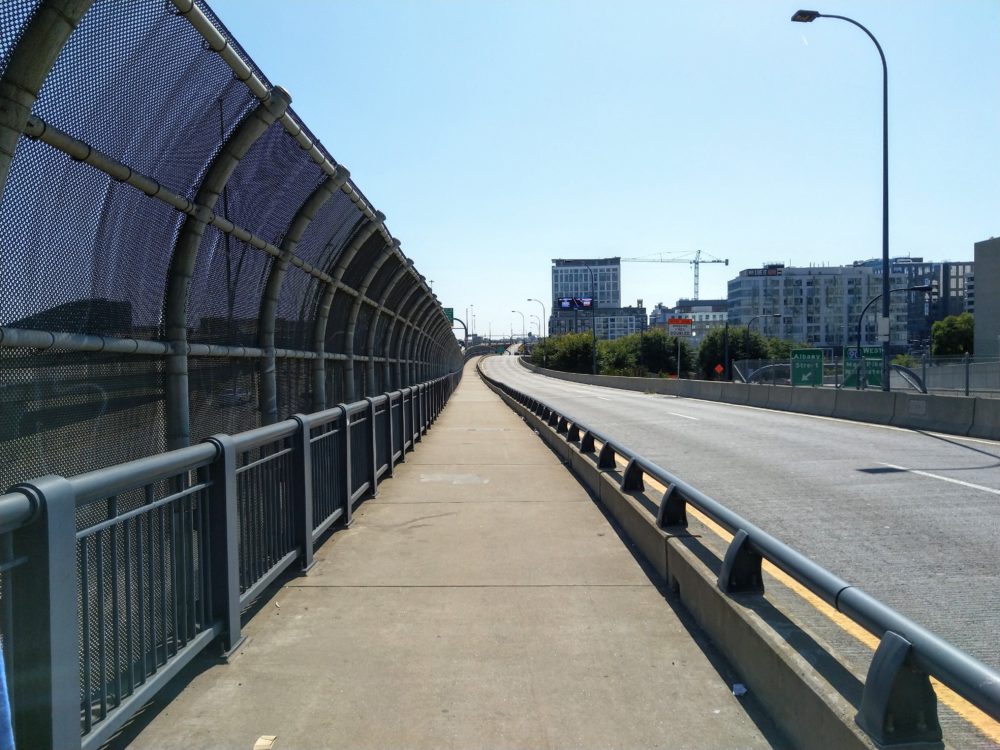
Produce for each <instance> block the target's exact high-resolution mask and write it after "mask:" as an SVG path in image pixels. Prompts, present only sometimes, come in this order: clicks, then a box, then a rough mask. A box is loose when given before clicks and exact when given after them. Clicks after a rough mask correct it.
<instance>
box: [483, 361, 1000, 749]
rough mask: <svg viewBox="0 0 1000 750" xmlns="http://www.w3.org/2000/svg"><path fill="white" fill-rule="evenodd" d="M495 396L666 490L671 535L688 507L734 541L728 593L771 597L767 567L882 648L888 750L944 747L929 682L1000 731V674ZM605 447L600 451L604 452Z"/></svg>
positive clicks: (639, 485) (659, 475)
mask: <svg viewBox="0 0 1000 750" xmlns="http://www.w3.org/2000/svg"><path fill="white" fill-rule="evenodd" d="M479 374H480V376H481V377H482V378H483V379H484V381H486V382H487V383H488V384H490V385H491V386H492V387H493V388H494V389H495V390H498V391H501V392H502V393H504V394H506V395H507V396H509V397H510V398H511V399H513V400H514V401H516V402H517V403H519V404H521V405H522V406H524V407H525V408H527V409H528V410H529V411H530V412H532V413H533V414H535V415H537V416H538V417H540V418H541V419H542V420H543V421H545V422H546V423H547V424H548V425H550V426H552V427H553V428H554V429H555V431H556V432H557V433H558V434H560V435H563V436H565V439H566V441H567V442H569V443H571V444H574V445H575V446H576V447H577V448H578V449H579V451H580V453H582V454H590V455H591V456H592V458H593V460H594V462H595V463H596V465H597V468H598V469H599V470H608V471H610V470H615V469H616V468H618V465H617V462H616V460H615V459H616V456H618V457H621V458H622V459H625V460H627V464H626V467H625V469H624V470H623V471H622V473H621V480H620V483H621V488H622V490H623V491H636V490H643V489H644V483H643V477H644V476H648V477H652V478H653V479H655V480H656V481H657V482H659V483H660V484H662V485H663V486H664V487H666V491H665V492H664V493H663V495H662V497H661V499H660V503H659V507H658V509H657V515H656V524H657V526H658V527H659V528H661V529H670V528H677V527H686V526H687V523H688V522H687V507H688V506H691V507H693V508H696V509H697V510H698V511H699V512H700V513H702V514H704V515H705V516H707V517H708V518H710V519H711V520H712V521H714V522H715V523H717V524H718V525H720V526H722V527H723V528H725V529H726V530H727V531H729V532H730V533H731V534H733V540H732V542H731V543H730V545H729V548H728V549H727V551H726V555H725V558H724V560H723V563H722V567H721V569H720V572H719V578H718V586H719V588H720V589H721V590H722V591H724V592H726V593H746V592H760V593H762V592H763V590H764V583H763V576H762V572H761V563H762V561H763V560H767V561H769V562H771V563H773V564H774V565H775V566H776V567H777V568H778V569H780V570H782V571H784V572H785V573H787V574H788V575H790V576H791V577H792V578H794V579H795V580H796V581H798V582H799V583H801V584H802V585H803V586H805V587H806V588H807V589H809V590H810V591H812V592H813V593H814V594H816V595H817V596H819V597H820V598H822V599H823V600H824V601H825V602H826V603H827V604H829V605H831V606H832V607H834V608H835V609H836V610H838V611H839V612H842V613H843V614H845V615H846V616H848V617H849V618H850V619H851V620H853V621H854V622H856V623H857V624H858V625H860V626H862V627H863V628H864V629H865V630H867V631H868V632H870V633H872V634H873V635H875V636H877V637H878V638H880V639H881V642H880V644H879V647H878V649H877V650H876V652H875V655H874V657H873V658H872V661H871V664H870V666H869V669H868V675H867V679H866V681H865V686H864V693H863V697H862V703H861V707H860V709H859V713H858V717H857V722H858V724H859V725H860V726H861V728H862V729H864V730H865V731H866V732H867V733H868V734H869V735H870V736H872V737H873V738H874V739H875V741H876V742H878V743H879V744H881V745H890V746H891V745H893V744H905V743H906V742H921V741H927V742H934V741H936V740H940V739H941V729H940V725H939V722H938V720H937V707H936V700H935V695H934V691H933V687H932V686H931V684H930V682H929V680H928V675H931V676H933V677H935V678H937V679H938V680H939V681H940V682H941V683H942V684H943V685H945V686H946V687H948V688H949V689H950V690H953V691H954V692H955V693H957V694H958V695H960V696H962V697H963V698H965V699H966V700H967V701H969V702H970V703H972V704H973V705H974V706H976V707H978V708H979V709H980V710H982V711H983V712H985V713H986V714H987V715H989V716H990V717H992V718H993V719H995V720H998V721H1000V673H997V672H996V671H994V670H993V669H991V668H990V667H988V666H986V665H985V664H983V663H981V662H979V661H978V660H976V659H974V658H973V657H971V656H969V655H968V654H966V653H965V652H963V651H961V650H959V649H957V648H955V647H954V646H952V645H951V644H950V643H948V642H947V641H944V640H943V639H941V638H939V637H938V636H936V635H934V634H933V633H931V632H930V631H928V630H926V629H925V628H923V627H921V626H920V625H918V624H917V623H915V622H913V621H912V620H910V619H908V618H906V617H904V616H903V615H901V614H900V613H898V612H896V611H895V610H894V609H892V608H891V607H888V606H887V605H885V604H883V603H882V602H880V601H878V600H877V599H875V598H874V597H872V596H871V595H869V594H867V593H865V592H864V591H863V590H861V589H860V588H858V587H857V586H853V585H851V584H850V583H848V582H847V581H845V580H843V579H842V578H839V577H838V576H836V575H834V574H833V573H831V572H830V571H828V570H826V569H825V568H823V567H822V566H820V565H818V564H816V563H815V562H813V561H812V560H810V559H809V558H808V557H806V556H805V555H803V554H801V553H800V552H797V551H796V550H794V549H792V548H791V547H789V546H788V545H786V544H784V543H783V542H781V541H780V540H778V539H776V538H775V537H773V536H771V535H770V534H768V533H767V532H765V531H763V530H761V529H759V528H758V527H757V526H755V525H754V524H752V523H750V522H749V521H748V520H746V519H745V518H743V517H741V516H740V515H738V514H736V513H734V512H733V511H731V510H730V509H729V508H727V507H726V506H724V505H723V504H722V503H720V502H718V501H717V500H714V499H712V498H710V497H708V496H707V495H705V494H704V493H702V492H700V491H699V490H697V489H696V488H694V487H692V486H691V485H689V484H687V483H686V482H684V481H683V480H681V479H679V478H678V477H676V476H675V475H673V474H671V473H670V472H669V471H667V470H666V469H663V468H662V467H660V466H658V465H656V464H655V463H653V462H652V461H649V460H648V459H646V458H644V457H643V456H641V455H640V454H639V453H637V452H636V451H634V450H632V449H630V448H628V447H627V446H625V445H623V444H622V443H621V442H619V441H618V440H615V439H614V438H612V437H610V436H608V435H606V434H604V433H601V432H600V431H598V430H596V429H594V428H592V427H589V426H587V425H586V424H584V423H583V422H581V421H579V420H577V419H575V418H574V417H572V416H570V415H567V414H565V413H561V412H559V411H558V410H556V409H554V408H553V407H551V406H549V405H548V404H546V403H545V402H543V401H540V400H538V399H536V398H534V397H533V396H530V395H528V394H526V393H523V392H521V391H519V390H517V389H516V388H512V387H511V386H509V385H507V384H506V383H503V382H501V381H498V380H495V379H493V378H490V377H489V376H487V375H486V374H485V373H484V372H482V370H480V372H479ZM598 444H599V445H598Z"/></svg>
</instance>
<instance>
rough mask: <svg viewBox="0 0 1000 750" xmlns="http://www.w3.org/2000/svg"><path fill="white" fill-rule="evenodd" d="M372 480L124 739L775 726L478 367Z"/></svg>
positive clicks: (459, 738)
mask: <svg viewBox="0 0 1000 750" xmlns="http://www.w3.org/2000/svg"><path fill="white" fill-rule="evenodd" d="M379 490H380V493H379V496H378V497H377V498H375V499H372V500H369V501H367V502H365V503H364V504H363V505H362V506H361V507H360V508H359V510H358V512H357V513H356V515H355V517H354V519H355V520H354V524H353V526H352V527H351V528H350V529H348V530H345V531H341V532H338V533H336V534H335V535H334V536H333V537H332V538H331V539H330V540H329V541H327V542H326V544H325V545H324V546H323V547H321V548H320V549H319V550H318V551H317V553H316V561H317V564H316V566H315V567H314V568H313V569H312V570H311V571H310V573H309V574H308V575H307V576H304V577H299V578H294V579H291V580H290V581H289V582H287V583H286V584H285V585H284V586H283V587H282V588H281V589H280V590H279V591H278V592H277V593H275V594H274V596H273V598H272V599H271V600H270V601H268V602H267V603H266V604H264V605H263V607H262V608H261V611H260V612H258V613H257V615H256V616H255V617H254V618H253V619H252V620H250V622H249V623H248V624H247V626H246V628H245V631H244V632H245V633H246V634H247V635H249V636H250V640H249V642H248V643H247V645H246V646H245V647H244V648H243V649H242V651H241V654H240V655H239V656H238V657H237V658H236V659H235V660H234V661H233V662H231V663H230V664H225V665H216V666H212V667H210V668H207V669H204V670H202V671H201V672H199V673H197V674H195V675H193V676H192V677H191V678H190V681H189V682H188V683H187V685H186V687H185V688H184V690H183V691H182V692H181V693H180V694H179V695H178V696H177V697H176V698H174V700H173V701H172V702H170V703H169V704H167V705H166V706H165V707H164V708H163V709H162V710H161V711H160V712H159V713H158V714H157V715H156V716H154V717H153V718H152V719H151V720H147V724H146V725H145V726H144V727H142V728H141V729H140V728H139V727H135V728H133V729H132V730H131V734H135V733H136V732H138V734H135V736H134V738H132V741H131V744H129V747H132V748H156V750H165V749H170V748H178V749H179V748H184V749H185V750H188V749H190V748H234V749H237V748H238V749H239V750H250V749H251V748H253V746H254V742H255V741H256V740H257V739H258V738H259V737H261V736H262V735H276V736H277V740H276V741H275V742H274V750H305V749H306V748H330V747H344V748H604V747H607V748H612V747H613V748H654V747H661V748H706V749H711V750H718V749H719V748H727V749H728V748H766V747H773V746H777V745H776V744H773V743H775V742H777V741H776V740H775V739H774V738H773V737H766V736H765V734H764V732H762V730H761V728H760V727H758V726H757V725H756V724H755V723H754V720H753V718H754V717H753V716H752V715H751V714H749V713H748V712H747V711H746V710H745V707H744V706H743V705H741V703H740V701H739V700H737V699H736V698H734V697H733V695H732V693H731V688H730V685H728V684H727V680H726V679H725V677H724V676H723V675H720V673H719V671H717V669H716V668H715V667H714V666H713V664H712V662H711V661H710V659H709V657H708V656H706V654H705V652H703V650H702V649H701V648H700V647H699V645H698V643H697V642H696V640H695V638H694V637H693V636H692V635H691V633H690V632H689V631H688V630H687V629H686V627H685V625H684V623H683V622H682V620H681V619H680V618H681V617H682V615H678V613H677V612H675V610H674V608H673V606H672V604H671V602H670V601H669V600H668V599H666V598H665V597H664V594H663V593H662V592H661V591H660V590H658V589H657V587H656V586H655V585H654V584H653V583H651V582H650V579H649V578H648V577H647V575H646V574H645V572H644V571H643V569H642V568H641V567H640V565H639V563H638V562H636V559H635V558H634V557H633V556H632V554H631V553H630V552H629V550H628V549H627V547H626V546H625V545H624V544H623V543H622V541H621V539H620V538H619V536H618V534H617V533H616V532H615V530H614V528H613V527H612V526H611V525H610V524H609V522H608V521H607V520H606V518H605V516H604V515H603V514H602V512H601V511H600V510H599V509H598V507H597V506H596V505H595V504H594V503H593V501H592V500H591V499H590V497H589V496H588V494H587V492H586V491H585V490H584V489H583V487H582V486H581V485H580V484H578V482H577V481H576V479H575V478H574V477H573V476H572V475H571V474H570V473H569V472H568V471H567V469H566V467H564V466H563V465H562V464H561V463H560V461H559V459H558V458H557V457H556V456H555V455H554V454H553V453H552V452H550V451H549V449H548V448H546V447H545V446H544V444H543V443H541V442H540V441H539V439H538V437H536V436H535V434H534V433H533V432H532V431H531V430H529V429H528V428H527V427H526V426H525V424H524V423H523V422H522V421H521V420H520V419H519V418H518V417H517V416H516V415H515V414H514V413H513V412H512V411H511V410H510V409H509V408H508V407H507V406H505V405H504V404H503V403H502V402H501V401H500V399H499V398H498V397H497V396H495V395H494V394H493V393H491V392H490V391H489V390H488V389H487V388H486V387H485V386H484V385H483V384H482V382H481V381H480V380H479V378H478V376H477V375H476V372H475V369H474V367H472V366H470V367H469V368H467V370H466V373H465V377H464V379H463V381H462V384H461V385H460V387H459V389H458V391H457V392H456V394H455V395H454V396H453V397H452V399H451V401H450V402H449V404H448V405H447V407H446V408H445V410H444V411H443V413H442V414H441V416H440V417H439V418H438V421H437V422H436V423H435V425H434V427H433V429H432V430H431V431H430V432H428V434H427V435H426V436H425V437H424V439H423V441H422V442H421V443H420V444H418V446H417V450H416V451H415V452H414V453H411V454H408V456H407V460H406V463H404V464H401V465H399V466H397V467H396V476H395V478H393V479H391V480H388V481H386V482H385V483H384V484H381V485H380V487H379ZM742 700H745V699H742ZM141 721H143V720H142V719H140V722H141ZM765 731H768V732H769V733H770V731H769V730H765Z"/></svg>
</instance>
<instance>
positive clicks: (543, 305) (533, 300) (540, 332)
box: [528, 297, 549, 367]
mask: <svg viewBox="0 0 1000 750" xmlns="http://www.w3.org/2000/svg"><path fill="white" fill-rule="evenodd" d="M528 302H537V303H538V304H539V305H541V306H542V322H545V303H544V302H542V301H541V300H540V299H534V298H532V297H529V298H528ZM538 335H539V336H541V337H542V367H545V366H547V365H548V362H547V361H546V360H547V355H546V352H545V339H546V338H548V335H549V330H548V326H547V325H546V327H545V334H544V335H543V334H542V326H541V325H539V326H538Z"/></svg>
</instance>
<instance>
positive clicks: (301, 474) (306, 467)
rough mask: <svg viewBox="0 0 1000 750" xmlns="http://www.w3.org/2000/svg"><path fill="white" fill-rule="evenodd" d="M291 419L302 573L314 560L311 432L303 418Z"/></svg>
mask: <svg viewBox="0 0 1000 750" xmlns="http://www.w3.org/2000/svg"><path fill="white" fill-rule="evenodd" d="M292 419H294V420H295V421H296V422H298V425H299V428H298V429H297V430H296V431H295V434H294V435H292V444H293V447H294V451H293V453H292V461H293V467H294V468H293V470H292V471H293V473H294V476H293V484H292V487H293V489H292V504H293V508H294V509H295V527H296V529H297V532H296V536H298V543H299V546H300V547H301V548H302V572H303V573H305V572H306V571H308V570H309V569H310V568H311V567H312V566H313V564H314V560H313V534H312V532H313V471H312V441H311V436H312V431H311V430H310V428H309V422H308V419H307V417H306V416H305V415H303V414H294V415H292Z"/></svg>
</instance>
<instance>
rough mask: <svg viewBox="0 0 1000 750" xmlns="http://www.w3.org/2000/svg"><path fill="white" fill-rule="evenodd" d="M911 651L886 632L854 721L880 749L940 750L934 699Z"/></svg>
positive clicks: (908, 643)
mask: <svg viewBox="0 0 1000 750" xmlns="http://www.w3.org/2000/svg"><path fill="white" fill-rule="evenodd" d="M910 651H911V644H910V642H909V641H907V640H906V639H905V638H903V637H902V636H900V635H897V634H896V633H894V632H892V631H891V630H887V631H885V634H884V635H883V636H882V641H881V643H879V645H878V649H877V650H876V651H875V656H873V657H872V661H871V664H870V665H869V667H868V677H867V679H866V680H865V689H864V693H863V695H862V697H861V709H860V710H859V711H858V715H857V716H856V717H855V719H854V720H855V721H856V722H857V724H858V726H859V727H861V728H862V729H863V730H864V731H865V732H866V733H867V734H868V736H870V737H871V738H872V739H873V740H875V742H876V743H877V744H878V745H879V746H880V747H896V746H905V747H917V746H919V747H921V748H925V747H926V748H943V747H944V745H943V744H942V742H941V724H940V723H939V722H938V715H937V696H936V695H935V694H934V688H933V687H931V682H930V679H929V678H928V676H927V673H926V672H924V671H923V670H922V669H920V668H919V667H918V666H916V665H915V664H914V663H913V660H912V658H910Z"/></svg>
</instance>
